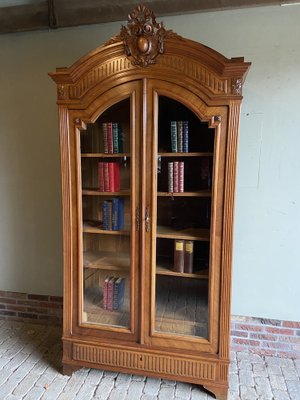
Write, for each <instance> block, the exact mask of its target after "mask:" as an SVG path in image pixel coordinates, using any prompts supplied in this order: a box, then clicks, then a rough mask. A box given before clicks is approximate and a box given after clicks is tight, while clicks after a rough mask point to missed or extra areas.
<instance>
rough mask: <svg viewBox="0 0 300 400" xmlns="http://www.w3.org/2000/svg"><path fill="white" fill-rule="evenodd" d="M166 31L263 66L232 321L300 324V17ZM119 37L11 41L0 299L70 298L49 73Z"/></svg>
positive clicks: (177, 23) (252, 84)
mask: <svg viewBox="0 0 300 400" xmlns="http://www.w3.org/2000/svg"><path fill="white" fill-rule="evenodd" d="M158 19H159V20H160V18H158ZM163 20H164V22H165V26H166V27H167V28H168V29H173V30H174V31H175V32H177V33H179V34H181V35H183V36H185V37H188V38H190V39H193V40H197V41H200V42H202V43H203V44H206V45H207V46H209V47H212V48H214V49H216V50H218V51H220V52H221V53H223V54H224V55H225V56H227V57H229V58H230V57H236V56H244V57H245V60H246V61H251V62H252V63H253V65H252V67H251V70H250V72H249V74H248V77H247V81H246V84H245V87H244V103H243V109H242V119H241V130H240V141H239V162H238V177H237V196H236V213H235V218H236V219H235V243H234V263H233V304H232V312H233V314H238V315H249V316H257V317H268V318H276V319H287V320H297V321H300V307H299V304H300V294H299V293H300V291H299V290H298V285H299V284H298V282H300V268H299V267H300V250H299V237H300V228H299V225H300V224H299V223H300V187H299V175H298V174H299V170H300V156H299V154H300V150H299V149H300V132H299V130H300V128H299V126H300V124H299V123H300V112H299V107H300V105H299V104H300V103H299V99H298V93H300V78H299V73H298V71H299V65H300V48H299V38H300V24H299V20H300V6H293V7H277V6H275V7H264V8H256V9H244V10H236V11H225V12H214V13H204V14H192V15H185V16H174V17H165V18H163ZM119 28H120V23H112V24H102V25H98V26H90V27H79V28H70V29H64V30H57V31H49V32H47V31H44V32H29V33H20V34H10V35H3V36H0V56H1V63H0V84H1V94H2V95H1V98H0V115H1V124H0V276H1V280H0V290H11V291H20V292H28V293H37V294H52V295H61V293H62V244H61V241H62V239H61V229H62V227H61V210H60V206H61V202H60V195H61V193H60V172H59V142H58V123H57V114H56V106H55V100H56V90H55V85H54V83H53V82H52V81H51V80H50V78H49V77H48V76H47V72H49V71H54V70H55V68H56V67H57V66H69V65H71V64H72V63H73V62H74V61H75V60H76V59H77V58H79V57H80V56H81V55H84V54H85V53H87V52H88V51H89V50H92V49H93V48H95V47H97V46H98V45H100V44H102V43H103V42H104V41H106V40H107V39H108V38H110V37H111V36H113V35H115V34H116V33H118V32H119Z"/></svg>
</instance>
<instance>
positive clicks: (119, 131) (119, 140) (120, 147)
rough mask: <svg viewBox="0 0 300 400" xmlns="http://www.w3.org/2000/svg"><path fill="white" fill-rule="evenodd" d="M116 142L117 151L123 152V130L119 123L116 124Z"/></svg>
mask: <svg viewBox="0 0 300 400" xmlns="http://www.w3.org/2000/svg"><path fill="white" fill-rule="evenodd" d="M118 144H119V153H123V152H124V132H123V129H122V127H121V125H118Z"/></svg>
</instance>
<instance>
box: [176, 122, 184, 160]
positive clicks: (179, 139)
mask: <svg viewBox="0 0 300 400" xmlns="http://www.w3.org/2000/svg"><path fill="white" fill-rule="evenodd" d="M177 151H178V152H179V153H182V152H183V124H182V121H177Z"/></svg>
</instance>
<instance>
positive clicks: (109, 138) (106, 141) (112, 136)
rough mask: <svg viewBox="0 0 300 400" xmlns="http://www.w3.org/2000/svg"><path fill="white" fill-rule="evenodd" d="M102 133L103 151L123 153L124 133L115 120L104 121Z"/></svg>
mask: <svg viewBox="0 0 300 400" xmlns="http://www.w3.org/2000/svg"><path fill="white" fill-rule="evenodd" d="M102 133H103V148H104V153H107V154H115V153H123V145H124V134H123V131H122V128H121V126H120V125H119V124H118V123H117V122H104V123H103V124H102Z"/></svg>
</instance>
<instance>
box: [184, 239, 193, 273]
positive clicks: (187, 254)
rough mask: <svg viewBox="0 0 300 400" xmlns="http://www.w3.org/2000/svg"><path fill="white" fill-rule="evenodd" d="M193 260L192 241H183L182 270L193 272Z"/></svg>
mask: <svg viewBox="0 0 300 400" xmlns="http://www.w3.org/2000/svg"><path fill="white" fill-rule="evenodd" d="M193 260H194V242H193V241H192V240H185V241H184V272H186V273H188V274H192V273H193Z"/></svg>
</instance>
